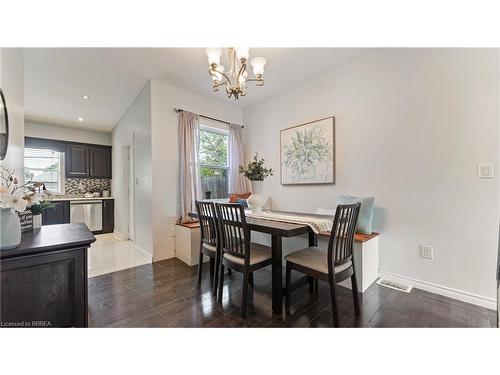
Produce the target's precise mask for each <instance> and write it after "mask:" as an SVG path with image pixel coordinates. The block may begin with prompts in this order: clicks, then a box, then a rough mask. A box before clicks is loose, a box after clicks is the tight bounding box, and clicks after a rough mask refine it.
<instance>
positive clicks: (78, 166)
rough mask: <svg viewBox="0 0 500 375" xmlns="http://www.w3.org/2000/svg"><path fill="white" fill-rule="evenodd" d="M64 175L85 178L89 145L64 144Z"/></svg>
mask: <svg viewBox="0 0 500 375" xmlns="http://www.w3.org/2000/svg"><path fill="white" fill-rule="evenodd" d="M65 164H66V177H70V178H71V177H73V178H75V177H76V178H86V177H88V176H89V146H86V145H80V144H68V145H66V155H65Z"/></svg>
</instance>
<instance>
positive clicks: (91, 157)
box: [66, 143, 111, 178]
mask: <svg viewBox="0 0 500 375" xmlns="http://www.w3.org/2000/svg"><path fill="white" fill-rule="evenodd" d="M66 177H70V178H111V147H109V146H97V145H84V144H76V143H70V144H68V145H66Z"/></svg>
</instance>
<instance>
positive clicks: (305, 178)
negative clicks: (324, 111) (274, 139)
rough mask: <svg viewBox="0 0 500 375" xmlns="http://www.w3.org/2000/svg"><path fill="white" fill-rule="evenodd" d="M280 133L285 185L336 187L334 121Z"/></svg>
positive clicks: (319, 121) (319, 122) (313, 122)
mask: <svg viewBox="0 0 500 375" xmlns="http://www.w3.org/2000/svg"><path fill="white" fill-rule="evenodd" d="M280 133H281V134H280V148H281V156H280V159H281V184H282V185H301V184H334V183H335V117H333V116H332V117H327V118H323V119H321V120H316V121H311V122H308V123H305V124H301V125H297V126H293V127H291V128H287V129H283V130H281V132H280Z"/></svg>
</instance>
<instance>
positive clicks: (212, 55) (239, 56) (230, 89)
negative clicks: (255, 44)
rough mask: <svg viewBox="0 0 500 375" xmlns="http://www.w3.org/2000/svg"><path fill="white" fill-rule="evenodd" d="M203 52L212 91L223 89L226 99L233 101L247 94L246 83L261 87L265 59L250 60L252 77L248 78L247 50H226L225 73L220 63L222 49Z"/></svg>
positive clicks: (240, 48)
mask: <svg viewBox="0 0 500 375" xmlns="http://www.w3.org/2000/svg"><path fill="white" fill-rule="evenodd" d="M205 52H206V54H207V56H208V64H209V68H208V73H209V74H210V76H211V77H212V89H213V90H214V91H219V88H220V87H224V88H225V91H226V95H227V97H228V98H230V97H233V98H234V99H235V100H237V99H239V98H240V96H245V95H246V94H247V83H248V82H255V85H256V86H263V85H264V80H263V79H262V76H263V75H264V66H265V65H266V59H265V58H264V57H254V58H253V59H251V60H250V65H252V68H253V75H254V76H253V77H250V76H249V75H248V72H247V61H248V58H249V52H250V49H249V48H245V47H239V48H232V47H231V48H228V49H227V53H228V59H229V69H228V70H227V71H226V69H225V68H224V66H222V65H221V63H220V58H221V56H222V52H223V50H222V48H207V49H205Z"/></svg>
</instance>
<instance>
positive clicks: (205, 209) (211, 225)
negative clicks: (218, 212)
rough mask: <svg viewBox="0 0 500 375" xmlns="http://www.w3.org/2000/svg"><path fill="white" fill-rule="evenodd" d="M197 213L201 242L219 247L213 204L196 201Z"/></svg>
mask: <svg viewBox="0 0 500 375" xmlns="http://www.w3.org/2000/svg"><path fill="white" fill-rule="evenodd" d="M195 204H196V211H198V220H199V221H200V229H201V242H203V243H206V244H208V245H211V246H217V238H218V229H217V223H216V216H215V205H214V203H213V202H203V201H196V202H195Z"/></svg>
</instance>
